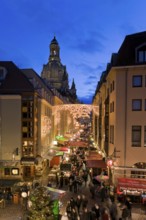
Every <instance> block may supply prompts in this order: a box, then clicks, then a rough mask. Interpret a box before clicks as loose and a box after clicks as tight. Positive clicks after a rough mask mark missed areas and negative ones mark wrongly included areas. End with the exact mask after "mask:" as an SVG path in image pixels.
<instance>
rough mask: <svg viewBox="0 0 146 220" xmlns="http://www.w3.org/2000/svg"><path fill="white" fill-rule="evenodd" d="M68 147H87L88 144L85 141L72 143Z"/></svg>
mask: <svg viewBox="0 0 146 220" xmlns="http://www.w3.org/2000/svg"><path fill="white" fill-rule="evenodd" d="M67 145H68V146H70V147H87V143H86V142H84V141H70V142H68V144H67Z"/></svg>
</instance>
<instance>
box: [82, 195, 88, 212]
mask: <svg viewBox="0 0 146 220" xmlns="http://www.w3.org/2000/svg"><path fill="white" fill-rule="evenodd" d="M87 204H88V199H87V198H86V197H85V195H82V210H84V209H85V208H86V207H87Z"/></svg>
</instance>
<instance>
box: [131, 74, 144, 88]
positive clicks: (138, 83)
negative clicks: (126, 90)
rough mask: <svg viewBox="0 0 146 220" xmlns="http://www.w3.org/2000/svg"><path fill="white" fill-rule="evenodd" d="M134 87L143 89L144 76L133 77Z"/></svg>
mask: <svg viewBox="0 0 146 220" xmlns="http://www.w3.org/2000/svg"><path fill="white" fill-rule="evenodd" d="M132 86H133V87H142V76H141V75H139V76H133V78H132Z"/></svg>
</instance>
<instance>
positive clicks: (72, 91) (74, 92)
mask: <svg viewBox="0 0 146 220" xmlns="http://www.w3.org/2000/svg"><path fill="white" fill-rule="evenodd" d="M76 91H77V90H76V85H75V82H74V79H73V81H72V85H71V89H70V92H71V94H72V96H73V98H74V99H75V100H76V99H77V94H76Z"/></svg>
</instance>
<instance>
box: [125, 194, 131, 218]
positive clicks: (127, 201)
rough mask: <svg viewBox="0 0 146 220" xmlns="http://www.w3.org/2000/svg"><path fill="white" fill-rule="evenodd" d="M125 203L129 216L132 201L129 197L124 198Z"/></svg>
mask: <svg viewBox="0 0 146 220" xmlns="http://www.w3.org/2000/svg"><path fill="white" fill-rule="evenodd" d="M125 205H126V206H127V208H128V210H129V213H130V217H131V209H132V203H131V201H130V198H129V197H127V198H126V201H125Z"/></svg>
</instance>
